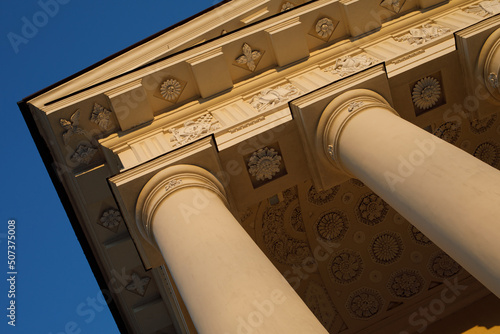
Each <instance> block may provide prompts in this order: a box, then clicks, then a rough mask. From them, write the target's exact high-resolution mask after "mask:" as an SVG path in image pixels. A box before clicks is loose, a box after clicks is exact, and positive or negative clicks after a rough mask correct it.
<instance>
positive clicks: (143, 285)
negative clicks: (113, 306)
mask: <svg viewBox="0 0 500 334" xmlns="http://www.w3.org/2000/svg"><path fill="white" fill-rule="evenodd" d="M150 281H151V278H149V277H148V276H145V277H140V276H139V275H138V274H137V273H132V281H131V282H130V283H129V284H128V285H127V286H126V287H125V288H126V289H127V290H128V291H130V292H133V293H135V294H137V295H139V296H141V297H143V296H144V294H145V293H146V289H147V288H148V285H149V282H150Z"/></svg>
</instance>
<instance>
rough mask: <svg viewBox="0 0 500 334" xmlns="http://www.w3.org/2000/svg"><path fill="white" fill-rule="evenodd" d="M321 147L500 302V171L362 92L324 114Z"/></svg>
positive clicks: (336, 102)
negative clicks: (405, 118) (498, 298)
mask: <svg viewBox="0 0 500 334" xmlns="http://www.w3.org/2000/svg"><path fill="white" fill-rule="evenodd" d="M318 143H319V144H320V145H322V146H323V148H324V152H325V154H327V155H328V156H329V157H330V159H331V161H332V163H333V164H334V165H335V166H336V167H337V168H340V169H342V170H344V171H345V172H346V173H348V174H351V175H352V176H354V177H356V178H359V179H360V180H361V181H363V182H364V183H365V184H366V185H367V186H368V187H370V188H371V189H372V190H373V191H374V192H375V193H377V194H378V195H379V196H380V197H381V198H383V199H384V200H385V201H386V202H387V203H389V204H390V205H391V206H392V207H393V208H394V209H396V210H397V211H398V212H399V213H400V214H401V215H402V216H403V217H405V218H406V219H407V220H408V221H410V222H411V223H412V224H414V225H415V226H416V227H417V228H418V229H419V230H421V231H422V232H423V233H424V234H425V235H426V236H427V237H429V238H430V239H431V240H432V241H433V242H434V243H435V244H436V245H438V246H439V247H441V248H442V249H443V250H444V251H445V252H447V253H448V254H449V255H450V256H452V257H453V258H454V259H455V260H456V261H457V262H458V263H460V264H461V265H462V266H463V267H464V268H465V269H466V270H467V271H469V272H470V273H471V274H472V275H473V276H474V277H476V278H477V279H478V280H479V281H480V282H482V283H483V284H484V285H485V286H486V287H487V288H488V289H490V290H491V291H492V292H493V293H495V294H496V295H497V296H498V297H500V172H499V171H498V170H496V169H495V168H493V167H491V166H489V165H487V164H485V163H484V162H482V161H480V160H478V159H476V158H474V157H473V156H471V155H470V154H468V153H467V152H464V151H462V150H460V149H459V148H457V147H455V146H453V145H451V144H449V143H447V142H445V141H443V140H441V139H439V138H437V137H436V136H433V135H432V134H430V133H428V132H426V131H424V130H422V129H420V128H419V127H417V126H415V125H413V124H411V123H409V122H407V121H405V120H404V119H402V118H400V117H399V116H398V115H397V113H396V112H395V111H394V110H393V109H392V108H391V107H390V106H389V105H388V103H387V102H386V101H385V100H384V99H383V98H382V97H381V96H380V95H378V94H376V93H374V92H372V91H368V90H362V89H358V90H354V91H350V92H348V93H344V94H342V95H340V96H339V97H337V98H335V99H334V100H333V101H332V102H331V103H330V104H329V105H328V106H327V108H326V109H325V110H324V112H323V114H322V118H321V121H320V124H319V127H318Z"/></svg>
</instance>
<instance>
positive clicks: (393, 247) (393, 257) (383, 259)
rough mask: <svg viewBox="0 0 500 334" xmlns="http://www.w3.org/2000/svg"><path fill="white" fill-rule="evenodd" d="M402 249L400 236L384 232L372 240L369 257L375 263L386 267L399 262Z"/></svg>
mask: <svg viewBox="0 0 500 334" xmlns="http://www.w3.org/2000/svg"><path fill="white" fill-rule="evenodd" d="M403 249H404V247H403V241H402V239H401V236H400V235H399V234H398V233H396V232H392V231H386V232H382V233H379V234H378V235H376V236H375V237H374V238H373V240H372V243H371V246H370V255H371V256H372V258H373V259H374V260H375V262H377V263H380V264H384V265H387V264H391V263H394V262H396V261H397V260H399V258H401V255H402V254H403Z"/></svg>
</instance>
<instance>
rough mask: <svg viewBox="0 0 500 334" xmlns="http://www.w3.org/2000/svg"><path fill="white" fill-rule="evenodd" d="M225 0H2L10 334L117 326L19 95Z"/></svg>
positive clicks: (2, 316) (2, 242)
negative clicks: (11, 230)
mask: <svg viewBox="0 0 500 334" xmlns="http://www.w3.org/2000/svg"><path fill="white" fill-rule="evenodd" d="M217 2H218V0H188V1H184V2H181V1H172V0H163V1H159V0H155V1H152V0H146V1H138V0H122V1H120V2H118V1H116V2H114V1H108V2H106V1H82V0H58V2H56V0H41V1H36V0H23V1H14V0H8V1H3V3H2V4H3V7H2V10H1V12H0V15H1V17H0V34H1V43H0V48H1V60H2V61H1V62H0V63H1V67H2V68H1V72H0V73H1V78H2V80H1V93H0V103H1V104H0V110H1V115H2V123H1V126H2V131H0V135H1V140H0V145H1V146H0V147H1V151H0V153H1V157H2V158H1V172H2V175H3V181H2V185H1V188H0V200H1V201H0V203H2V204H1V206H0V213H1V214H0V219H1V225H0V273H1V277H2V279H1V281H0V332H1V333H37V334H38V333H41V334H49V333H52V334H60V333H72V332H74V333H118V330H117V328H116V325H115V323H114V320H113V318H112V316H111V314H110V312H109V310H108V309H107V308H101V307H100V304H99V301H98V299H97V297H98V294H99V287H98V286H97V283H96V281H95V279H94V276H93V274H92V272H91V270H90V267H89V265H88V263H87V261H86V259H85V257H84V255H83V252H82V250H81V247H80V244H79V243H78V241H77V239H76V237H75V234H74V232H73V230H72V228H71V225H70V223H69V221H68V218H67V216H66V214H65V212H64V210H63V207H62V205H61V203H60V201H59V198H58V197H57V194H56V192H55V190H54V187H53V186H52V183H51V181H50V179H49V176H48V174H47V172H46V170H45V167H44V165H43V164H42V160H41V158H40V155H39V154H38V151H37V150H36V147H35V144H34V142H33V140H32V138H31V135H30V133H29V131H28V128H27V127H26V125H25V123H24V120H23V118H22V116H21V112H20V111H19V109H18V107H17V105H16V102H17V101H19V100H21V99H23V98H24V97H26V96H28V95H30V94H32V93H35V92H37V91H38V90H40V89H43V88H45V87H47V86H49V85H51V84H53V83H55V82H57V81H59V80H61V79H64V78H66V77H68V76H70V75H72V74H74V73H76V72H77V71H79V70H82V69H84V68H86V67H87V66H90V65H92V64H93V63H95V62H97V61H99V60H101V59H103V58H105V57H107V56H109V55H111V54H113V53H115V52H117V51H120V50H122V49H124V48H126V47H127V46H129V45H131V44H134V43H135V42H138V41H140V40H142V39H143V38H145V37H147V36H150V35H152V34H154V33H156V32H158V31H160V30H162V29H164V28H166V27H168V26H170V25H172V24H174V23H176V22H178V21H180V20H182V19H184V18H187V17H189V16H191V15H193V14H196V13H198V12H200V11H201V10H203V9H205V8H208V7H210V6H212V5H213V4H215V3H217ZM26 22H28V23H26ZM33 23H37V25H38V26H36V25H35V26H34V28H35V29H31V30H30V29H29V27H27V26H28V25H29V24H33ZM14 34H15V35H14ZM18 36H19V37H20V38H21V39H19V38H18ZM9 37H10V38H9ZM12 219H13V220H15V221H16V240H15V242H16V245H15V246H16V270H17V277H16V326H15V327H12V326H9V325H7V321H8V320H9V319H8V318H7V317H6V315H7V310H6V308H7V307H8V303H9V300H10V299H9V298H8V296H7V294H8V290H9V289H8V285H7V278H8V276H7V271H8V267H7V238H6V237H7V227H8V226H7V225H8V224H7V222H8V220H12ZM96 300H97V301H96ZM93 301H96V303H95V304H94V303H93ZM78 310H80V312H78Z"/></svg>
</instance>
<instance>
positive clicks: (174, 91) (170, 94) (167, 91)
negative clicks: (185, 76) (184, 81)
mask: <svg viewBox="0 0 500 334" xmlns="http://www.w3.org/2000/svg"><path fill="white" fill-rule="evenodd" d="M181 93H182V85H181V83H180V82H179V81H178V80H176V79H168V80H166V81H164V82H163V83H162V84H161V86H160V94H161V96H163V98H164V99H165V100H167V101H169V102H176V101H177V99H178V98H179V96H180V95H181Z"/></svg>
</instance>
